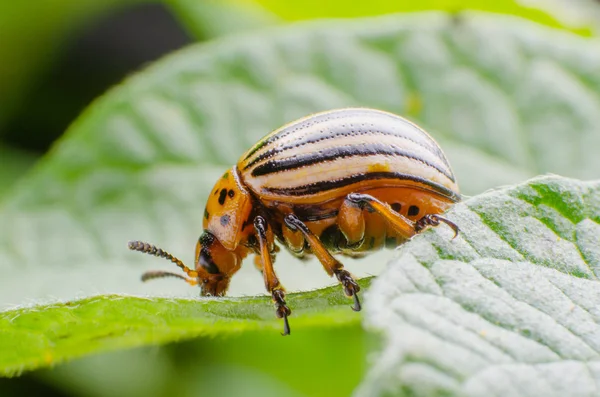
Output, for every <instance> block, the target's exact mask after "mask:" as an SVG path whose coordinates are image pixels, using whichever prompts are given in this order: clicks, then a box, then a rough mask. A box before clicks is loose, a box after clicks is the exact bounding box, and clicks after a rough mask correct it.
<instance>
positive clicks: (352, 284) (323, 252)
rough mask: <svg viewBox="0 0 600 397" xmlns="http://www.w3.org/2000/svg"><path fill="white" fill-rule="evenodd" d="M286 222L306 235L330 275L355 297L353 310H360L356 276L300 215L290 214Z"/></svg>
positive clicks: (347, 294)
mask: <svg viewBox="0 0 600 397" xmlns="http://www.w3.org/2000/svg"><path fill="white" fill-rule="evenodd" d="M284 222H285V224H286V225H287V227H289V228H290V229H291V230H292V231H297V230H299V231H300V232H302V234H303V235H304V238H305V239H306V241H308V244H309V245H310V249H311V251H312V252H313V254H315V256H316V257H317V258H318V259H319V261H320V262H321V264H322V265H323V268H324V269H325V271H326V272H327V274H329V276H330V277H331V276H334V275H335V276H336V278H337V279H338V281H339V282H340V283H341V284H342V286H343V287H344V293H345V294H346V296H348V297H352V298H354V306H352V310H354V311H359V310H360V308H361V307H360V300H359V299H358V291H360V286H359V285H358V284H357V283H356V281H354V278H353V277H352V275H351V274H350V272H348V271H347V270H345V269H344V265H342V264H341V263H340V262H339V261H338V260H337V259H335V258H334V257H333V256H331V254H330V253H329V251H328V250H327V248H326V247H325V246H324V245H323V243H321V241H320V240H319V238H318V237H317V236H315V235H314V234H313V232H311V231H310V229H309V228H308V227H307V226H306V225H305V224H304V222H302V221H301V220H300V219H298V217H297V216H296V215H294V214H288V215H286V217H285V218H284Z"/></svg>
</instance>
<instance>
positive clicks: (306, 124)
mask: <svg viewBox="0 0 600 397" xmlns="http://www.w3.org/2000/svg"><path fill="white" fill-rule="evenodd" d="M459 200H460V193H459V190H458V185H457V183H456V179H455V177H454V174H453V172H452V169H451V167H450V164H449V163H448V160H447V159H446V157H445V155H444V153H443V152H442V150H441V149H440V147H439V145H438V144H437V143H436V142H435V140H434V139H433V138H432V137H431V136H429V134H427V133H426V132H425V131H424V130H422V129H421V128H419V127H418V126H416V125H415V124H413V123H411V122H409V121H407V120H405V119H403V118H402V117H400V116H397V115H394V114H391V113H387V112H383V111H380V110H375V109H366V108H348V109H338V110H331V111H327V112H322V113H318V114H314V115H311V116H308V117H305V118H302V119H300V120H297V121H294V122H292V123H290V124H287V125H285V126H283V127H281V128H279V129H277V130H275V131H273V132H272V133H270V134H268V135H267V136H265V137H264V138H263V139H261V140H260V141H259V142H258V143H256V144H255V145H254V146H253V147H252V148H250V150H248V151H247V152H246V153H245V154H243V155H242V157H241V158H240V160H239V161H238V163H237V164H236V165H235V166H233V167H232V168H230V169H229V170H227V171H226V172H225V173H224V174H223V176H222V177H221V178H219V180H218V181H217V182H216V184H215V186H214V188H213V190H212V191H211V193H210V195H209V198H208V201H207V203H206V208H205V210H204V216H203V228H204V231H203V233H202V234H201V236H200V238H199V239H198V242H197V244H196V253H195V263H194V267H193V268H189V267H187V266H185V265H184V264H183V262H182V261H180V260H179V259H177V258H176V257H174V256H172V255H170V254H169V253H167V252H166V251H163V250H160V249H158V248H157V247H155V246H152V245H150V244H146V243H141V242H135V241H134V242H131V243H130V245H129V248H130V249H132V250H136V251H141V252H145V253H148V254H152V255H156V256H161V257H163V258H166V259H168V260H170V261H171V262H173V263H175V264H176V265H177V266H179V267H180V268H181V269H182V270H183V271H184V273H185V274H186V275H187V277H185V276H182V275H179V274H175V273H171V272H166V271H152V272H147V273H145V274H144V275H143V276H142V279H143V280H150V279H155V278H159V277H172V276H174V277H179V278H183V279H184V280H186V281H187V282H188V283H189V284H191V285H199V286H200V287H201V294H202V295H204V296H206V295H212V296H222V295H225V294H226V292H227V288H228V286H229V281H230V279H231V277H232V276H233V275H234V274H235V273H236V272H237V271H238V270H239V268H240V266H241V263H242V261H243V259H244V258H245V257H247V256H248V255H250V254H254V255H256V258H255V261H254V262H255V264H256V266H257V267H258V268H259V269H260V270H261V272H262V274H263V277H264V282H265V286H266V288H267V290H268V291H269V293H270V294H271V297H272V300H273V302H274V303H275V306H276V316H277V317H278V318H281V319H283V321H284V335H287V334H289V333H290V328H289V323H288V317H289V315H290V314H291V310H290V309H289V307H288V306H287V303H286V301H285V290H284V288H283V286H282V284H281V283H280V281H279V278H278V277H277V275H276V274H275V271H274V269H273V261H274V259H275V256H276V253H277V251H278V250H279V249H278V244H279V245H282V246H284V247H285V248H287V249H288V250H289V251H290V252H292V253H293V254H294V255H296V256H299V257H302V256H304V255H315V256H316V257H317V258H318V259H319V261H320V262H321V263H322V265H323V268H324V269H325V271H326V272H327V273H328V274H329V275H330V276H332V277H333V276H335V277H336V278H337V280H338V281H339V282H340V283H341V285H342V287H343V291H344V293H345V294H346V295H347V296H348V297H351V298H353V300H354V305H353V309H354V310H360V301H359V299H358V292H359V290H360V287H359V285H358V284H357V283H356V281H355V280H354V278H353V276H352V275H351V274H350V273H349V272H348V271H346V270H345V269H344V266H343V265H342V264H341V263H340V262H339V261H338V260H337V259H336V258H335V257H334V256H333V254H342V255H349V256H355V255H357V254H361V253H364V252H366V251H371V250H374V249H377V248H380V247H383V246H396V245H398V244H402V243H403V242H405V241H406V240H408V239H410V238H411V237H413V236H414V235H415V234H418V233H420V232H421V231H422V230H424V229H425V228H427V227H429V226H437V225H439V224H440V223H441V222H443V223H445V224H447V225H448V226H450V227H451V228H452V229H453V230H454V232H455V236H456V234H457V233H458V227H457V226H456V225H455V224H454V223H453V222H451V221H449V220H448V219H446V218H444V217H442V216H441V215H440V214H441V213H443V212H444V211H445V210H447V209H448V208H449V207H450V206H451V205H452V204H453V203H455V202H457V201H459Z"/></svg>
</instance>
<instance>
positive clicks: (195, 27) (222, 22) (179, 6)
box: [165, 0, 280, 38]
mask: <svg viewBox="0 0 600 397" xmlns="http://www.w3.org/2000/svg"><path fill="white" fill-rule="evenodd" d="M165 1H166V3H168V4H169V5H170V6H171V8H172V9H173V11H174V12H175V14H176V15H177V16H178V17H179V19H180V20H181V21H182V22H183V23H184V24H185V25H186V27H187V28H188V30H189V31H190V32H191V33H192V34H194V35H195V36H196V37H199V38H207V37H217V36H223V35H226V34H231V33H237V32H242V31H251V30H255V29H263V28H265V27H268V26H272V25H276V24H277V23H279V22H280V19H279V18H278V17H277V16H276V15H275V14H272V13H270V12H269V11H267V10H266V9H265V8H263V7H261V6H260V5H259V4H256V3H254V2H247V1H227V0H225V1H221V0H201V1H197V0H165Z"/></svg>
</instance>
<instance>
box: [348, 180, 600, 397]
mask: <svg viewBox="0 0 600 397" xmlns="http://www.w3.org/2000/svg"><path fill="white" fill-rule="evenodd" d="M449 218H450V219H451V220H452V221H454V222H456V223H457V224H458V225H460V228H461V233H460V235H459V237H457V238H456V239H454V240H452V239H451V236H452V232H451V231H449V230H447V229H444V228H442V227H440V228H437V229H435V230H430V231H428V232H427V233H425V234H424V235H422V236H419V237H417V238H415V239H413V240H412V241H411V242H410V243H409V244H406V245H404V246H403V247H402V248H401V249H400V251H399V253H398V255H397V258H396V259H394V261H393V262H392V263H391V264H390V266H389V268H388V269H387V270H386V271H385V272H384V273H383V274H382V275H381V276H380V277H378V278H377V280H376V281H375V282H374V283H373V286H372V288H371V291H370V294H369V299H368V303H367V306H366V312H367V314H368V315H367V318H366V320H367V323H368V324H369V325H370V327H372V328H374V329H376V330H380V331H381V332H382V334H383V337H384V340H385V341H384V343H383V345H384V346H383V349H382V351H381V353H380V354H379V356H378V358H377V359H376V362H374V363H372V364H371V366H370V368H371V369H370V371H369V373H368V375H367V377H366V379H365V380H364V382H363V384H362V385H361V388H360V389H359V392H358V393H357V395H359V396H361V395H365V396H388V395H410V396H412V395H427V396H438V395H439V396H442V395H443V396H454V395H456V396H465V395H469V396H491V395H500V396H508V395H520V396H541V395H546V396H549V395H557V396H558V395H570V396H584V395H596V394H598V393H599V392H600V389H599V388H600V386H599V385H600V304H599V303H600V282H599V277H600V244H599V243H600V181H595V182H579V181H576V180H572V179H566V178H560V177H554V176H550V177H540V178H536V179H533V180H531V181H529V182H527V183H524V184H522V185H518V186H515V187H510V188H502V189H497V190H493V191H490V192H488V193H484V194H482V195H479V196H477V197H475V198H473V199H471V200H468V201H466V202H464V203H463V204H460V205H457V206H455V207H454V208H453V210H452V211H451V212H450V213H449Z"/></svg>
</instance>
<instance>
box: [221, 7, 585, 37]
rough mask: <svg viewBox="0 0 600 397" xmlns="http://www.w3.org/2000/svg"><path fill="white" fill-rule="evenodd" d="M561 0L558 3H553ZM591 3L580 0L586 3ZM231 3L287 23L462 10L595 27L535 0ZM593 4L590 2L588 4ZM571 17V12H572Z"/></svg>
mask: <svg viewBox="0 0 600 397" xmlns="http://www.w3.org/2000/svg"><path fill="white" fill-rule="evenodd" d="M559 1H560V0H555V1H554V3H557V2H559ZM584 1H588V0H579V1H577V3H583V2H584ZM228 2H229V3H231V4H244V5H245V4H252V3H257V4H260V5H261V6H262V7H264V9H267V10H269V11H271V12H272V13H274V14H275V15H277V16H279V17H281V18H283V19H285V20H288V21H296V20H303V19H313V18H348V17H364V16H369V15H382V14H390V13H395V12H415V11H447V12H451V13H460V12H462V11H475V10H477V11H486V12H495V13H499V14H508V15H515V16H519V17H523V18H527V19H530V20H532V21H536V22H538V23H542V24H545V25H549V26H553V27H566V28H568V29H570V30H572V31H575V32H579V33H581V34H585V35H588V34H589V33H590V29H592V28H594V27H595V26H596V23H594V22H593V21H591V20H589V19H588V20H587V21H586V22H583V21H582V20H581V19H578V20H573V18H567V17H565V13H560V12H557V9H556V7H554V8H553V7H552V5H549V4H547V3H549V2H548V1H546V2H545V3H546V4H542V3H544V2H543V1H539V2H535V1H534V0H529V1H525V0H521V1H519V0H498V1H481V0H421V1H410V0H399V1H389V0H372V1H368V2H347V1H343V0H324V1H323V0H306V1H302V2H294V1H279V0H229V1H228ZM574 2H575V1H569V0H565V1H564V3H565V6H566V3H568V7H569V8H570V9H571V11H574V10H573V9H577V12H579V13H581V12H583V10H584V7H582V5H581V4H573V3H574ZM589 2H590V3H591V1H589ZM571 14H572V13H571Z"/></svg>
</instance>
